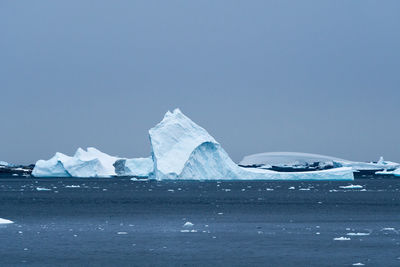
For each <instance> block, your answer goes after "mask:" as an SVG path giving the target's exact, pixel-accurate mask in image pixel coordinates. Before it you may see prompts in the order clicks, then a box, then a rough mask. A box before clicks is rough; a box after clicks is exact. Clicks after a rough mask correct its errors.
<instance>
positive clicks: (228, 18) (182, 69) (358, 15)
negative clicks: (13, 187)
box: [0, 0, 400, 163]
mask: <svg viewBox="0 0 400 267" xmlns="http://www.w3.org/2000/svg"><path fill="white" fill-rule="evenodd" d="M399 11H400V1H367V0H362V1H361V0H360V1H320V0H315V1H294V0H293V1H266V0H262V1H254V0H252V1H215V0H213V1H183V0H182V1H170V0H169V1H149V0H146V1H82V0H79V1H71V0H69V1H51V0H49V1H12V0H10V1H0V92H1V95H0V100H1V101H0V114H1V122H0V125H1V126H0V127H1V128H0V160H5V161H8V162H13V163H33V162H35V161H36V160H37V159H40V158H44V159H48V158H50V157H51V156H52V155H53V154H54V153H55V152H56V151H60V152H64V153H67V154H72V153H73V152H74V151H75V150H76V149H77V148H78V147H87V146H94V147H96V148H99V149H100V150H102V151H104V152H106V153H108V154H111V155H119V156H123V157H137V156H148V155H149V154H150V144H149V140H148V129H149V128H151V127H152V126H154V125H155V124H156V123H158V122H159V121H160V120H161V119H162V117H163V115H164V113H165V112H166V111H167V110H168V109H173V108H175V107H180V108H181V110H182V111H183V112H184V113H185V114H186V115H187V116H189V117H190V118H192V120H194V121H195V122H197V123H198V124H199V125H201V126H203V127H204V128H206V129H207V130H208V131H209V133H210V134H211V135H213V136H214V137H215V138H216V139H217V140H218V141H219V142H220V143H221V144H222V146H223V147H224V148H225V150H227V152H228V153H229V154H230V155H231V156H232V158H233V159H234V160H235V161H236V162H238V161H239V160H240V159H241V158H242V157H243V156H244V155H247V154H252V153H257V152H267V151H298V152H311V153H320V154H326V155H332V156H337V157H342V158H346V159H351V160H377V159H378V157H379V156H380V155H383V156H385V158H386V159H388V160H393V161H400V16H399Z"/></svg>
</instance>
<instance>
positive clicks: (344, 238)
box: [333, 236, 351, 241]
mask: <svg viewBox="0 0 400 267" xmlns="http://www.w3.org/2000/svg"><path fill="white" fill-rule="evenodd" d="M333 240H335V241H349V240H351V238H349V237H343V236H341V237H335V238H334V239H333Z"/></svg>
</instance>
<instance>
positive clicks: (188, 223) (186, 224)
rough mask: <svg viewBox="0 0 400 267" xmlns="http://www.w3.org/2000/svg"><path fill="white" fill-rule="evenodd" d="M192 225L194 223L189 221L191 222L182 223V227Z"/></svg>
mask: <svg viewBox="0 0 400 267" xmlns="http://www.w3.org/2000/svg"><path fill="white" fill-rule="evenodd" d="M193 226H194V224H193V223H191V222H186V223H185V224H184V225H183V227H193Z"/></svg>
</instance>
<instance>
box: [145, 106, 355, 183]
mask: <svg viewBox="0 0 400 267" xmlns="http://www.w3.org/2000/svg"><path fill="white" fill-rule="evenodd" d="M149 136H150V143H151V149H152V158H153V162H154V171H153V173H152V174H151V176H150V178H154V179H157V180H164V179H189V180H216V179H218V180H220V179H228V180H232V179H236V180H353V179H354V176H353V171H352V168H349V167H341V168H334V169H329V170H322V171H310V172H290V173H284V172H276V171H271V170H264V169H257V168H243V167H241V166H238V165H237V164H236V163H234V162H233V161H232V159H231V158H230V157H229V155H228V154H227V153H226V152H225V150H224V149H223V148H222V147H221V145H220V144H219V143H218V142H217V141H216V140H215V139H214V138H213V137H212V136H211V135H210V134H209V133H208V132H207V131H206V130H205V129H203V128H202V127H200V126H199V125H197V124H196V123H194V122H193V121H192V120H190V119H189V118H188V117H186V116H185V115H184V114H183V113H182V112H181V111H180V110H179V109H175V110H174V111H173V112H170V111H168V112H167V113H166V114H165V116H164V118H163V120H162V121H161V122H160V123H159V124H157V125H156V126H155V127H154V128H152V129H150V130H149Z"/></svg>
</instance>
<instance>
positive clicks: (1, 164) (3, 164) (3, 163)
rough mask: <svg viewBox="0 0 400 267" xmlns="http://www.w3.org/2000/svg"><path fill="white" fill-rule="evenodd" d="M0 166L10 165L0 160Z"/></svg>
mask: <svg viewBox="0 0 400 267" xmlns="http://www.w3.org/2000/svg"><path fill="white" fill-rule="evenodd" d="M0 166H10V163H8V162H5V161H2V160H0Z"/></svg>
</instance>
